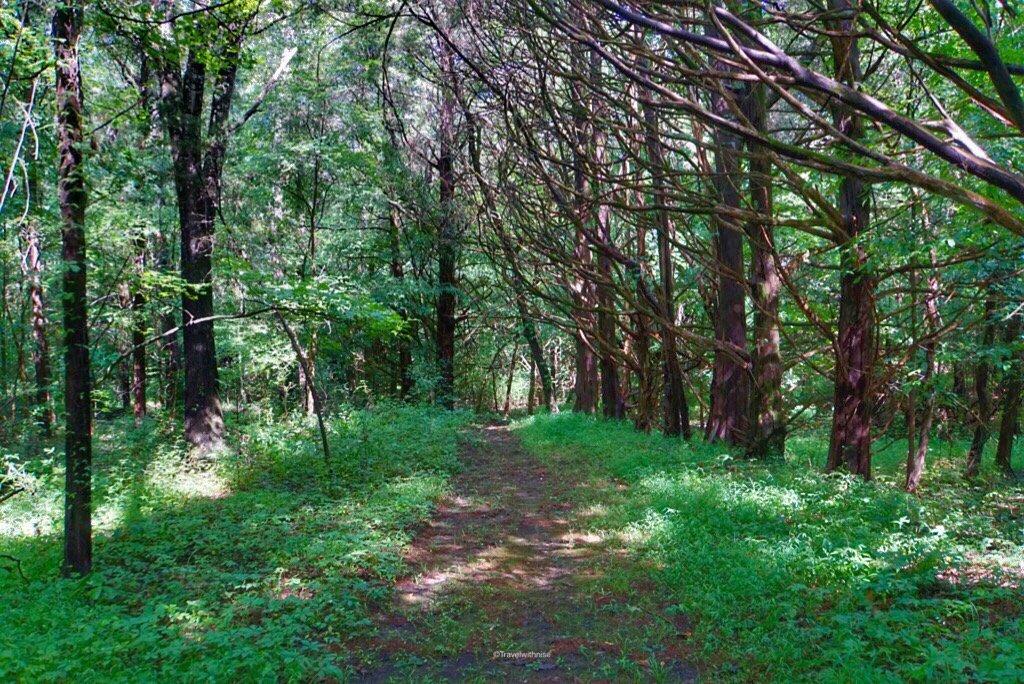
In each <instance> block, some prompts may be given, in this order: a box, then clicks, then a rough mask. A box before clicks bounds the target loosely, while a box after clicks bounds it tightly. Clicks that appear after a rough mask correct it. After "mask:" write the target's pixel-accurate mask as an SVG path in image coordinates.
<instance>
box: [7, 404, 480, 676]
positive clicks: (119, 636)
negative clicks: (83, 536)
mask: <svg viewBox="0 0 1024 684" xmlns="http://www.w3.org/2000/svg"><path fill="white" fill-rule="evenodd" d="M471 421H472V416H471V415H470V414H468V413H466V412H445V411H441V410H438V409H435V408H431V407H416V406H398V405H383V406H378V407H376V408H374V409H372V410H361V411H346V412H344V413H343V414H341V415H339V416H337V417H336V418H334V419H333V420H332V421H331V424H330V438H331V446H332V456H333V459H332V460H333V463H332V470H333V471H334V475H335V479H334V481H333V482H331V483H328V478H327V473H326V469H325V466H324V463H323V457H322V455H321V453H320V451H319V444H318V442H317V440H316V438H315V427H313V426H312V425H310V424H309V422H308V421H301V420H300V421H296V420H282V421H278V422H274V423H267V422H266V416H261V417H259V419H252V420H249V421H238V420H233V421H232V423H233V424H232V425H231V426H229V427H230V432H229V435H230V436H231V444H230V449H229V451H227V452H225V453H224V454H222V456H221V460H220V461H219V462H217V464H216V467H215V468H214V469H212V470H210V471H207V472H205V473H196V472H194V471H192V470H190V469H188V468H184V467H183V466H182V463H183V461H182V458H181V457H182V453H183V452H182V451H181V445H180V443H179V441H178V440H177V438H176V436H171V437H169V436H168V435H167V434H166V433H164V432H162V431H161V430H160V427H159V426H158V424H157V423H156V421H150V422H149V423H148V425H147V426H146V427H145V428H144V429H142V430H139V431H131V430H130V429H129V428H127V427H126V423H127V421H119V422H109V423H106V422H101V423H99V424H98V425H97V436H96V443H97V448H96V482H97V490H98V491H97V496H96V504H97V509H98V510H97V516H96V519H97V522H98V523H99V524H98V526H97V529H96V539H95V542H96V554H95V555H96V571H95V572H94V573H93V574H92V575H91V576H89V577H88V578H86V579H84V580H72V581H66V580H61V579H59V578H58V577H57V566H58V561H59V555H60V548H61V538H60V533H59V520H55V521H50V523H53V522H56V525H53V526H52V529H51V530H45V531H44V533H43V534H38V535H32V534H27V535H25V534H14V533H7V534H4V535H0V552H2V553H8V554H11V555H12V556H15V557H18V558H19V559H21V561H22V566H23V570H24V572H25V573H26V574H27V576H28V578H29V580H28V581H27V582H26V581H22V580H21V579H20V577H18V576H17V575H16V574H15V573H0V599H2V600H3V603H4V606H5V609H4V614H5V618H4V630H3V631H2V633H0V676H2V677H3V678H4V679H11V680H15V681H64V680H67V679H69V678H74V679H79V680H82V681H99V680H103V681H131V680H139V679H155V678H172V679H199V680H228V679H235V680H262V679H268V678H269V679H275V680H280V679H285V680H292V681H294V680H308V679H310V678H326V677H341V678H344V677H346V676H347V674H346V673H349V670H348V666H349V665H350V664H353V663H354V660H355V656H356V654H351V653H348V650H347V648H346V646H345V645H346V644H347V643H348V642H349V641H350V640H351V639H352V638H353V637H355V636H358V635H359V634H361V633H366V632H369V631H372V629H373V625H372V622H371V620H370V614H371V612H372V611H373V610H374V608H375V607H376V606H377V605H379V604H380V603H382V602H384V601H385V600H386V599H387V596H388V595H389V592H390V591H391V587H392V585H393V584H394V581H395V578H396V577H397V576H399V575H400V574H401V573H402V572H404V564H403V558H402V554H403V551H404V548H405V546H406V545H407V544H408V543H409V541H410V539H411V536H412V533H413V532H414V530H415V528H416V526H417V525H418V524H419V523H421V522H422V521H423V520H425V519H427V518H428V517H429V516H430V515H431V514H432V512H433V509H434V505H435V503H436V501H437V500H438V499H439V498H440V496H441V495H442V494H443V493H444V491H446V488H447V487H448V482H449V479H450V476H451V474H452V473H453V472H455V470H456V469H457V468H458V467H459V459H458V452H459V448H460V444H461V440H462V439H464V435H465V434H466V428H467V427H468V426H469V425H470V423H471ZM126 434H127V435H128V437H127V438H125V437H124V435H126ZM59 456H60V454H59V453H58V452H56V451H54V452H51V453H50V454H49V456H48V457H47V458H46V459H41V460H38V461H26V462H25V465H26V468H27V470H28V471H29V473H30V474H31V476H32V477H33V478H34V480H35V486H36V491H35V493H34V494H33V495H32V496H30V497H24V498H20V499H19V498H17V497H16V498H15V499H12V500H11V501H9V502H5V504H4V505H3V506H0V513H2V515H3V516H5V517H6V518H7V520H8V521H14V522H17V520H16V518H17V516H24V517H25V518H26V521H27V522H26V527H28V528H30V527H31V524H29V523H33V521H41V520H44V519H46V518H47V517H52V516H53V515H55V514H59V511H60V506H59V488H60V483H61V481H62V478H63V470H62V468H61V466H60V463H59V460H60V459H59ZM51 500H52V501H51ZM33 516H35V517H33ZM12 524H13V523H12ZM349 674H350V673H349Z"/></svg>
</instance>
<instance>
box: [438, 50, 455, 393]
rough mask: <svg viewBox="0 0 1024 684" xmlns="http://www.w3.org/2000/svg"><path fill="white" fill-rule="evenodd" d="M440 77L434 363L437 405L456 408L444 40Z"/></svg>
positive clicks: (448, 68)
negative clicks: (437, 380)
mask: <svg viewBox="0 0 1024 684" xmlns="http://www.w3.org/2000/svg"><path fill="white" fill-rule="evenodd" d="M437 49H438V66H439V67H440V68H439V73H440V75H441V87H440V90H441V92H440V98H441V102H440V110H439V112H438V120H437V177H438V191H439V192H438V194H439V204H440V207H439V211H440V214H439V217H438V226H437V340H436V344H437V363H438V374H439V377H440V382H439V383H438V388H437V396H438V401H439V403H440V404H441V405H442V406H444V407H446V408H452V407H453V406H454V405H455V326H456V306H457V305H458V297H457V292H458V281H457V273H456V269H457V267H458V249H459V244H458V242H459V236H458V234H459V226H458V217H457V216H456V213H455V212H456V208H455V146H456V135H455V133H456V131H455V126H456V122H455V113H456V106H457V104H458V100H457V99H456V94H455V88H456V83H455V77H456V76H455V55H454V53H453V52H452V48H451V46H450V45H449V44H448V43H447V41H446V40H445V39H444V38H439V39H438V48H437Z"/></svg>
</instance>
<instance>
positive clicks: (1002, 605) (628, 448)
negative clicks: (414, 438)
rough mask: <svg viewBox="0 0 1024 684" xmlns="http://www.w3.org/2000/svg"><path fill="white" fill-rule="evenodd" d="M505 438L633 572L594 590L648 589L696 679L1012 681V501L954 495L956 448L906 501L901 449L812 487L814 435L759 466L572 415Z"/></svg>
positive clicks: (613, 570) (1018, 548)
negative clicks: (567, 474) (544, 470)
mask: <svg viewBox="0 0 1024 684" xmlns="http://www.w3.org/2000/svg"><path fill="white" fill-rule="evenodd" d="M518 434H519V435H520V436H521V438H522V439H523V441H524V443H525V445H526V446H527V448H529V449H530V450H532V451H533V452H534V453H536V454H538V455H540V456H541V458H543V459H545V460H547V461H548V462H549V463H552V464H554V465H555V466H556V467H557V468H563V469H568V468H573V469H576V472H581V473H584V474H585V475H584V479H585V484H584V485H583V486H581V487H579V488H578V489H577V491H576V496H577V497H578V500H577V501H576V502H575V503H576V504H577V505H578V508H579V510H582V511H588V512H589V514H590V517H588V518H586V519H585V522H582V523H581V524H586V525H588V526H592V527H593V529H594V530H595V531H597V532H599V533H600V534H601V535H602V536H603V537H604V538H606V539H610V540H614V541H615V542H616V543H618V544H619V545H621V547H622V548H624V549H625V550H626V551H627V553H628V555H629V556H630V558H631V559H632V562H630V563H609V564H608V567H607V569H606V572H605V574H604V575H603V576H601V577H600V579H598V580H597V583H596V586H595V587H593V590H594V591H595V592H596V593H612V594H624V595H625V596H626V597H627V600H628V598H629V597H630V596H632V597H633V599H636V603H637V604H638V605H639V604H640V602H641V598H642V597H641V596H640V595H639V593H638V592H641V593H645V594H648V595H649V594H650V593H651V592H652V588H651V582H652V581H653V582H654V583H655V585H656V589H655V590H653V591H655V592H656V593H657V594H660V595H661V596H662V597H663V598H664V605H662V606H661V610H662V612H663V613H664V614H673V613H678V614H682V615H686V616H688V618H689V619H690V620H692V621H693V623H694V628H693V633H692V635H691V636H689V639H688V641H687V643H686V644H685V646H686V648H687V649H689V650H690V651H691V652H692V654H693V657H694V658H695V659H696V660H697V661H698V662H700V663H701V664H702V665H703V669H704V670H705V672H706V673H707V674H708V675H709V677H710V678H711V679H721V678H729V679H740V680H760V679H763V678H770V679H777V680H784V681H786V680H792V679H799V680H809V679H813V680H815V681H844V682H851V681H858V682H859V681H904V680H918V681H964V680H973V681H1020V680H1021V679H1022V678H1024V629H1022V628H1024V622H1022V615H1024V594H1022V591H1024V590H1022V589H1021V581H1022V578H1024V525H1022V517H1021V506H1022V504H1024V488H1022V486H1021V485H1019V484H1015V483H1008V482H1006V481H1004V480H1002V479H1001V478H1000V477H999V476H998V475H996V474H995V473H994V472H990V471H986V473H985V474H984V477H983V478H982V479H981V480H979V481H978V482H976V483H974V484H968V483H966V482H964V481H963V479H962V477H961V476H960V475H959V473H960V469H961V468H962V464H961V462H960V460H961V459H960V457H961V456H962V454H963V453H964V451H963V450H961V448H960V445H955V444H954V445H948V444H942V443H940V444H937V445H935V446H933V449H932V453H933V456H934V458H933V459H932V462H931V463H930V464H929V467H930V472H929V477H928V479H927V480H926V482H925V487H924V491H923V493H922V494H921V495H920V496H911V495H907V494H905V493H903V492H902V491H900V489H899V487H898V483H899V482H901V480H900V478H901V467H902V460H903V458H904V454H905V450H904V445H901V444H898V443H894V444H889V445H888V446H885V445H881V444H880V445H879V447H880V450H881V452H880V453H879V454H878V455H877V457H876V466H877V472H878V476H877V479H876V481H874V482H870V483H863V482H861V481H858V480H856V479H854V478H852V477H848V476H842V475H829V476H826V475H824V474H822V473H821V471H820V464H821V462H822V461H823V458H824V453H825V449H826V446H827V445H826V442H825V441H824V440H823V439H816V438H814V437H813V436H811V437H803V438H799V439H797V438H794V439H792V440H790V448H789V453H788V454H787V462H786V463H783V464H777V465H771V466H768V465H763V464H760V463H753V462H750V461H746V460H744V459H740V458H735V457H733V456H730V454H729V453H728V452H727V451H726V450H725V449H723V448H720V447H712V446H708V445H706V444H703V443H701V442H699V441H697V440H694V442H692V443H686V442H681V441H673V440H670V439H665V438H663V437H660V436H657V435H644V434H640V433H637V432H636V431H634V430H633V429H632V427H631V426H630V425H628V424H624V423H614V422H608V421H601V420H596V419H592V418H589V417H581V416H578V415H561V416H538V417H536V418H532V419H527V420H525V421H523V422H521V423H520V424H519V426H518ZM987 458H988V459H989V461H991V455H988V456H987Z"/></svg>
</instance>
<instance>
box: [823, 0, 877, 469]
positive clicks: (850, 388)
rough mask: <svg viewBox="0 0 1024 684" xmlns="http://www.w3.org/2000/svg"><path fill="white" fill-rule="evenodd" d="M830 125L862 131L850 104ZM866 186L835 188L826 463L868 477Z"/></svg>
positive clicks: (844, 71) (870, 330)
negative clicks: (834, 312)
mask: <svg viewBox="0 0 1024 684" xmlns="http://www.w3.org/2000/svg"><path fill="white" fill-rule="evenodd" d="M831 6H832V9H834V10H836V11H839V12H843V13H845V14H846V15H847V16H846V17H845V18H844V19H842V20H841V21H838V22H836V26H835V27H834V28H835V31H834V33H833V35H832V36H831V41H832V51H833V54H834V59H835V65H836V66H835V69H836V77H837V79H838V80H840V81H842V82H843V83H846V84H847V85H851V86H855V85H856V83H857V82H859V81H860V58H859V54H858V50H857V41H856V39H855V38H854V37H853V32H854V31H855V17H853V16H851V14H852V12H853V10H852V8H851V6H850V4H849V2H848V1H847V0H833V2H832V5H831ZM833 117H834V119H835V125H836V128H837V129H839V130H840V131H841V132H842V133H843V134H844V135H846V136H847V137H849V138H852V139H854V140H857V139H860V138H861V137H863V134H864V131H863V124H862V121H861V118H860V116H859V115H858V114H857V113H856V112H855V111H854V110H853V109H851V108H849V107H847V106H845V105H840V104H836V105H834V106H833ZM868 200H869V198H868V189H867V188H866V187H865V186H864V184H863V182H862V181H861V180H860V179H859V178H854V177H853V176H845V177H843V179H842V183H841V185H840V189H839V212H840V215H841V216H842V220H843V226H842V228H843V231H844V232H845V233H846V234H845V236H844V237H843V240H842V244H840V250H841V257H840V258H841V268H842V276H841V283H840V292H839V330H838V336H837V340H836V347H835V353H836V370H835V398H834V401H833V408H832V434H831V439H830V441H829V454H828V463H827V465H826V469H827V470H829V471H833V470H837V469H840V468H845V469H846V470H848V471H850V472H851V473H856V474H858V475H860V476H861V477H863V478H864V479H869V478H870V477H871V402H870V392H871V375H872V370H873V369H872V366H873V365H874V339H873V337H874V290H875V285H874V281H873V279H872V277H871V275H870V273H868V271H867V269H866V262H867V255H866V253H865V251H864V249H863V247H862V246H861V245H860V244H859V241H858V238H859V237H860V236H861V235H862V233H864V231H866V230H867V227H868V224H869V220H870V213H869V206H868Z"/></svg>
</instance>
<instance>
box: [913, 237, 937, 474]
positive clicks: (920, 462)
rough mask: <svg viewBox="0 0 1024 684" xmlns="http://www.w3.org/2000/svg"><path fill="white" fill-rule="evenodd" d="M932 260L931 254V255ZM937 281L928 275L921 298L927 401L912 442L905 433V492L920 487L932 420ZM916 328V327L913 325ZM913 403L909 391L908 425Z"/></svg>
mask: <svg viewBox="0 0 1024 684" xmlns="http://www.w3.org/2000/svg"><path fill="white" fill-rule="evenodd" d="M932 261H933V262H934V261H935V253H934V251H933V252H932ZM916 285H917V283H916V278H913V279H912V280H911V288H912V289H916ZM938 298H939V282H938V274H937V273H932V275H931V277H930V278H929V279H928V292H927V294H926V295H925V301H924V311H925V319H926V321H927V322H928V340H927V342H925V345H924V352H925V366H924V373H923V374H922V378H921V384H922V387H923V388H924V391H925V392H926V393H927V399H926V400H925V407H924V412H923V415H922V417H921V423H920V426H919V427H918V433H917V439H916V443H915V440H914V435H913V434H910V433H909V430H908V437H909V438H910V439H909V441H908V446H907V448H908V452H907V480H906V484H905V487H906V490H907V491H908V492H916V491H917V490H918V488H919V487H920V486H921V477H922V476H923V475H924V465H925V457H926V456H927V455H928V442H929V440H930V439H931V431H932V421H933V420H934V418H935V388H934V387H931V386H930V385H931V382H932V378H933V377H934V376H935V354H936V341H935V338H934V335H935V334H937V333H938V330H939V308H938ZM915 327H916V325H915ZM915 403H916V402H914V401H913V392H911V408H910V412H911V414H910V416H909V420H908V425H910V424H913V423H916V422H917V420H916V413H915V411H916V406H915Z"/></svg>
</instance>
